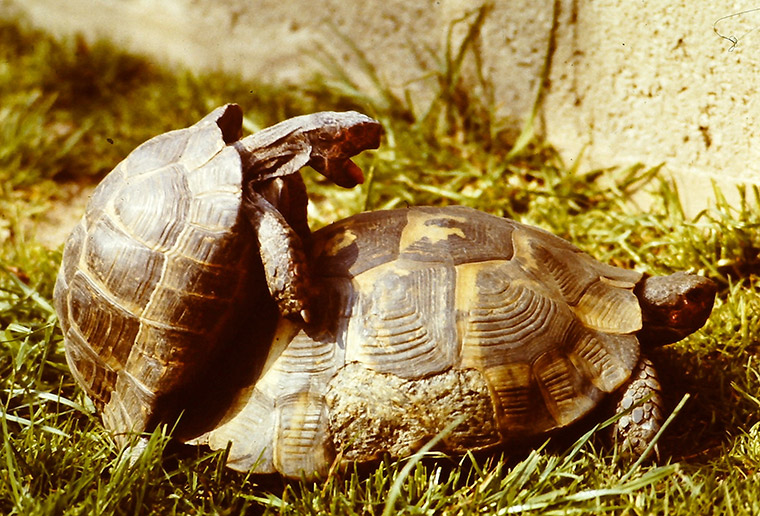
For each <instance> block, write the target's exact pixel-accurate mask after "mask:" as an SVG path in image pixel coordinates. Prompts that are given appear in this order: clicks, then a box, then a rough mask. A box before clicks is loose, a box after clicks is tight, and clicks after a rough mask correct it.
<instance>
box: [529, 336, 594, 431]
mask: <svg viewBox="0 0 760 516" xmlns="http://www.w3.org/2000/svg"><path fill="white" fill-rule="evenodd" d="M533 371H534V374H535V377H536V378H537V380H538V385H539V388H540V390H541V393H542V394H543V397H544V402H545V404H546V407H547V408H548V409H549V412H550V413H551V414H552V416H553V418H554V420H555V421H556V422H557V426H558V427H562V426H566V425H568V424H570V423H572V422H573V421H577V420H578V419H579V418H581V417H583V416H584V415H586V414H587V413H588V412H590V411H591V409H592V408H594V406H595V405H596V403H597V402H598V401H599V400H600V399H601V397H602V393H601V392H600V391H599V390H598V389H596V388H595V387H594V386H593V385H592V384H591V383H590V382H589V381H588V379H586V378H585V377H584V376H582V375H581V374H580V372H579V371H578V370H577V369H576V368H575V366H574V365H573V363H572V362H571V361H570V360H569V359H568V358H567V357H566V356H564V355H563V354H560V353H557V352H554V351H547V352H546V353H544V354H543V355H541V356H540V357H539V358H538V359H537V360H536V361H535V362H534V364H533Z"/></svg>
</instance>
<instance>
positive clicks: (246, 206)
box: [242, 175, 311, 323]
mask: <svg viewBox="0 0 760 516" xmlns="http://www.w3.org/2000/svg"><path fill="white" fill-rule="evenodd" d="M292 177H297V178H298V179H297V180H300V179H301V178H300V176H298V175H296V176H292ZM297 180H296V181H297ZM260 186H261V185H258V186H257V187H256V188H254V185H253V184H252V183H248V184H247V185H246V186H245V190H244V195H243V203H242V209H243V213H244V214H245V216H246V218H247V219H248V222H249V223H250V224H251V227H252V228H253V230H254V233H255V234H256V238H257V240H258V243H259V254H260V256H261V261H262V263H263V265H264V274H265V276H266V281H267V286H268V287H269V292H270V294H271V295H272V297H273V298H274V300H275V302H276V303H277V306H278V308H279V310H280V313H281V314H282V315H284V316H293V315H295V316H300V318H301V319H303V321H304V322H307V323H308V322H309V321H310V310H309V304H310V299H309V293H310V291H311V284H310V281H309V273H308V264H307V260H306V253H305V251H304V242H303V240H302V237H303V238H306V237H307V236H308V225H306V224H305V222H306V221H305V209H304V213H303V217H301V214H300V212H299V213H298V214H295V215H294V217H295V220H294V223H295V225H296V227H297V228H298V229H299V230H300V231H299V232H300V233H304V234H302V235H299V232H296V230H295V229H294V228H293V226H291V224H290V223H289V222H288V221H287V220H286V219H285V216H283V214H282V213H281V212H280V210H278V209H277V208H275V207H274V205H273V204H272V203H271V202H270V201H269V200H267V198H266V197H265V196H264V195H263V194H262V193H260V192H259V191H257V188H258V187H260ZM295 186H296V189H295V191H296V192H297V191H298V185H295ZM273 191H276V192H278V194H279V192H281V190H280V189H279V188H277V189H270V190H269V192H270V193H271V192H273ZM304 206H305V205H304ZM301 218H303V219H304V220H303V221H301V220H300V219H301ZM299 226H300V227H299ZM304 227H305V230H304Z"/></svg>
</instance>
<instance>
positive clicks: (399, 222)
mask: <svg viewBox="0 0 760 516" xmlns="http://www.w3.org/2000/svg"><path fill="white" fill-rule="evenodd" d="M312 258H313V260H314V262H313V263H314V267H313V270H314V272H315V274H316V275H317V280H318V284H319V285H320V287H321V291H320V296H321V306H322V313H321V314H320V316H321V318H320V322H317V323H315V324H312V325H311V326H308V327H306V328H304V329H301V328H299V327H297V326H295V325H294V324H292V323H289V322H288V321H284V320H283V321H281V323H280V326H279V328H278V330H277V332H276V339H275V343H274V345H273V346H272V348H271V351H270V357H269V359H268V361H267V365H266V366H264V374H263V375H262V377H261V378H260V379H259V380H258V382H257V383H255V384H252V385H251V386H250V387H249V389H248V390H246V391H245V392H243V393H242V394H241V395H240V397H239V398H238V400H237V403H235V404H234V405H233V408H232V409H231V410H230V411H229V412H228V416H227V418H226V419H225V420H224V421H223V423H222V424H221V425H220V426H219V427H218V428H217V429H215V430H214V431H213V432H211V433H210V434H208V435H205V436H203V437H202V438H201V439H200V440H199V442H205V443H208V444H210V445H211V447H212V448H224V447H226V445H227V443H228V442H230V441H232V448H231V450H230V459H229V460H230V465H231V466H232V467H234V468H236V469H243V470H245V469H249V468H251V467H254V469H255V470H257V471H274V470H277V471H280V472H281V473H284V474H286V475H288V476H298V475H300V474H301V473H306V474H311V473H313V472H314V471H325V469H326V467H328V466H329V464H330V461H331V460H332V457H333V456H334V454H335V453H336V452H337V450H341V451H342V453H343V456H344V458H347V459H355V460H367V459H370V458H373V457H375V456H377V454H378V453H381V452H382V451H383V450H385V451H390V452H391V453H392V454H395V455H400V454H403V453H405V451H408V450H410V449H413V448H414V446H415V443H418V442H420V439H423V438H431V437H433V436H435V435H436V434H437V433H438V432H440V431H441V430H443V428H445V427H446V425H448V424H449V423H450V422H451V421H452V420H454V419H456V417H459V416H461V417H463V418H464V420H465V421H466V422H467V423H465V425H464V427H463V428H464V429H463V430H461V431H459V430H457V431H456V432H460V433H459V434H456V432H455V433H454V434H452V437H451V438H450V439H449V441H448V442H447V443H446V448H447V449H448V450H449V451H461V450H464V449H472V448H479V447H486V446H490V445H494V444H498V443H503V442H507V441H509V440H510V439H515V438H520V437H524V436H528V435H535V434H540V433H543V432H546V431H549V430H551V429H554V428H558V427H562V426H565V425H568V424H569V423H571V422H573V421H575V420H577V419H578V418H580V417H582V416H583V415H585V414H587V413H588V412H589V411H590V410H591V409H592V408H593V407H594V406H595V405H596V404H597V403H598V402H599V400H600V399H601V398H602V397H603V396H605V395H606V394H607V393H610V392H612V391H614V390H616V389H617V388H619V387H620V386H621V385H622V384H623V383H624V382H625V381H626V380H627V379H628V378H629V376H630V375H631V371H632V370H633V368H634V366H635V365H636V364H637V362H638V360H639V343H638V341H637V339H636V336H635V332H636V331H637V330H639V329H640V328H641V325H642V315H641V309H640V306H639V302H638V300H637V298H636V296H635V295H634V293H633V289H634V286H635V285H636V283H637V282H638V281H639V280H640V279H641V274H640V273H638V272H634V271H629V270H623V269H619V268H616V267H612V266H608V265H604V264H602V263H600V262H598V261H596V260H594V259H593V258H591V257H590V256H588V255H587V254H584V253H583V252H581V251H580V250H579V249H578V248H576V247H574V246H573V245H571V244H569V243H568V242H566V241H565V240H562V239H561V238H558V237H556V236H554V235H552V234H550V233H548V232H545V231H542V230H540V229H537V228H534V227H530V226H526V225H523V224H520V223H517V222H515V221H512V220H509V219H504V218H499V217H495V216H492V215H488V214H485V213H482V212H479V211H476V210H472V209H469V208H464V207H448V208H430V207H427V208H425V207H418V208H410V209H404V210H393V211H378V212H370V213H363V214H360V215H356V216H353V217H350V218H348V219H345V220H342V221H339V222H337V223H335V224H332V225H330V226H327V227H325V228H323V229H321V230H319V231H317V232H316V233H315V234H314V235H313V246H312Z"/></svg>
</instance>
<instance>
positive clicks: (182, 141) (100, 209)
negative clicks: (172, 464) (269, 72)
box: [54, 104, 382, 444]
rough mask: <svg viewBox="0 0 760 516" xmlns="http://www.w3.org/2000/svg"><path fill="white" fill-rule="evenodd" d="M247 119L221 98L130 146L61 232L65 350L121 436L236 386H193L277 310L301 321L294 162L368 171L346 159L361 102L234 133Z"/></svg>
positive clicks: (348, 183)
mask: <svg viewBox="0 0 760 516" xmlns="http://www.w3.org/2000/svg"><path fill="white" fill-rule="evenodd" d="M242 120H243V115H242V110H241V108H240V107H239V106H237V105H235V104H228V105H225V106H221V107H219V108H217V109H215V110H213V111H212V112H211V113H210V114H208V115H207V116H206V117H204V118H203V119H202V120H200V121H199V122H198V123H196V124H195V125H193V126H191V127H189V128H185V129H180V130H176V131H171V132H168V133H166V134H162V135H159V136H157V137H154V138H152V139H150V140H148V141H147V142H145V143H144V144H142V145H140V146H139V147H137V148H136V149H135V150H134V151H132V152H131V153H130V154H129V155H128V156H127V157H126V158H125V159H124V160H123V161H122V162H121V163H119V164H118V165H117V166H116V168H115V169H114V170H113V171H111V172H110V173H109V174H108V175H107V176H106V177H105V178H104V180H103V181H102V182H101V183H100V184H99V185H98V187H97V188H96V190H95V191H94V193H93V195H92V198H91V199H90V201H89V203H88V206H87V208H86V212H85V214H84V216H83V217H82V219H81V221H80V222H79V224H78V225H77V226H76V227H75V229H74V230H73V231H72V233H71V235H70V236H69V238H68V239H67V241H66V243H65V246H64V251H63V259H62V263H61V268H60V272H59V274H58V277H57V281H56V285H55V291H54V299H55V307H56V311H57V313H58V318H59V321H60V325H61V327H62V330H63V335H64V342H65V349H66V358H67V361H68V364H69V366H70V369H71V371H72V373H73V375H74V377H75V379H76V380H77V381H78V383H80V384H81V385H82V386H83V387H84V390H85V391H86V393H87V394H88V395H89V397H90V398H91V399H92V400H93V401H94V404H95V406H96V407H97V409H98V410H99V411H100V412H101V414H102V418H103V422H104V424H105V426H106V427H107V428H108V429H110V430H111V431H113V433H114V437H115V438H116V440H117V441H118V442H120V443H122V444H125V443H127V442H128V441H129V439H130V437H129V436H130V434H131V433H140V432H143V431H146V430H148V431H149V430H151V429H152V428H153V427H155V425H156V424H157V422H160V421H171V420H173V419H176V417H177V416H178V415H179V413H180V412H181V411H183V410H185V408H186V406H187V405H188V403H190V404H193V403H195V402H196V400H198V399H203V398H202V396H201V397H200V398H199V396H200V395H201V394H203V395H206V396H208V397H211V396H216V398H217V401H218V400H219V399H220V398H219V397H220V396H222V397H223V396H224V392H225V389H227V390H229V389H232V388H234V386H235V385H234V382H231V381H230V382H227V384H225V385H224V386H223V387H222V388H220V389H221V390H216V391H214V390H213V389H206V388H204V389H200V391H202V392H199V389H197V388H194V387H193V386H194V385H196V384H198V383H199V380H205V379H207V377H208V373H207V372H206V371H205V370H204V368H206V367H208V366H209V364H213V363H214V360H215V357H216V356H217V355H220V354H221V355H223V356H227V355H230V356H232V357H234V356H235V350H234V349H232V350H229V349H228V348H229V347H231V346H232V347H234V346H235V345H237V343H238V342H239V340H240V338H241V337H240V336H241V335H245V334H247V333H249V332H254V331H255V332H258V333H259V334H261V336H262V337H261V338H262V339H264V340H265V341H268V340H269V339H270V338H271V336H272V334H273V331H274V328H275V324H276V320H277V317H278V316H280V315H282V316H287V317H292V318H296V319H306V320H308V316H309V306H308V301H309V297H308V292H309V288H310V287H309V281H308V277H309V275H308V274H307V271H306V268H305V263H306V260H305V258H304V255H303V254H304V245H303V239H304V238H308V236H309V233H310V230H309V227H308V224H307V219H306V200H307V197H306V188H305V186H304V183H303V180H302V178H301V176H300V174H299V173H298V172H299V170H300V169H301V168H302V167H303V166H305V165H307V164H308V165H310V166H311V167H313V168H314V169H316V170H317V171H319V172H321V173H322V174H323V175H325V177H327V178H328V179H330V180H332V181H333V182H335V183H337V184H339V185H341V186H344V187H347V188H348V187H352V186H354V185H355V184H357V183H359V182H361V181H362V180H363V176H362V172H361V170H360V169H359V168H358V167H357V166H356V165H355V164H354V163H353V162H351V161H350V157H351V156H353V155H355V154H357V153H359V152H361V151H362V150H364V149H368V148H376V147H377V146H378V145H379V139H380V134H381V131H382V128H381V126H380V124H378V123H377V122H376V121H375V120H373V119H371V118H369V117H367V116H365V115H363V114H360V113H357V112H343V113H336V112H321V113H315V114H311V115H305V116H300V117H295V118H292V119H289V120H286V121H284V122H281V123H279V124H277V125H274V126H272V127H270V128H267V129H265V130H262V131H260V132H257V133H255V134H253V135H250V136H248V137H246V138H243V139H240V137H241V129H242ZM243 196H245V198H246V200H247V202H246V211H245V212H244V211H242V210H241V209H240V207H241V199H242V198H243ZM264 265H266V267H264ZM252 306H256V307H258V308H255V309H254V310H253V313H251V312H252V310H251V307H252ZM233 365H235V364H233ZM248 365H251V367H253V369H250V370H247V371H245V374H253V373H255V364H247V363H240V364H238V367H239V368H241V369H242V370H244V369H246V368H247V366H248ZM228 367H229V366H228ZM241 374H242V373H241ZM194 389H195V390H194ZM203 417H204V418H209V417H210V416H209V415H208V414H204V415H203ZM190 426H192V425H190Z"/></svg>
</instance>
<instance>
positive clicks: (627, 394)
mask: <svg viewBox="0 0 760 516" xmlns="http://www.w3.org/2000/svg"><path fill="white" fill-rule="evenodd" d="M647 398H648V399H647ZM645 399H646V401H643V400H645ZM642 401H643V403H642ZM631 407H633V410H631V411H630V412H629V413H628V414H626V415H624V416H623V417H621V418H620V419H618V420H617V422H616V423H615V425H614V426H613V432H614V436H615V438H616V439H617V441H618V442H619V443H621V444H622V445H623V449H624V450H625V451H628V452H630V453H633V454H634V455H640V454H642V453H644V451H645V450H646V448H647V446H649V443H651V442H652V439H654V436H655V435H656V434H657V432H658V431H659V430H660V427H661V426H662V423H663V413H662V396H661V387H660V382H659V381H658V379H657V372H656V371H655V369H654V366H653V364H652V362H651V361H650V360H649V359H648V358H646V357H642V358H641V360H640V361H639V363H638V364H637V365H636V367H635V368H634V370H633V373H632V374H631V378H630V380H628V383H627V384H625V385H624V386H623V387H622V391H621V396H620V400H619V401H618V402H617V405H616V406H615V412H616V413H618V414H619V413H621V412H625V411H626V410H630V409H631Z"/></svg>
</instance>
